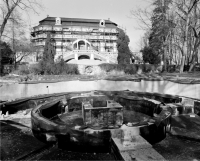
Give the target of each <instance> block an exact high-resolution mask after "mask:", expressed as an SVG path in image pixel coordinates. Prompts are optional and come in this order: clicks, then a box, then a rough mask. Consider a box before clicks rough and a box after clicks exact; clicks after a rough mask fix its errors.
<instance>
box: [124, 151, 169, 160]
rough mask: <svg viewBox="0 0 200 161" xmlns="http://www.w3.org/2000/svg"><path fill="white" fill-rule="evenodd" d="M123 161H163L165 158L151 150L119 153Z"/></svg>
mask: <svg viewBox="0 0 200 161" xmlns="http://www.w3.org/2000/svg"><path fill="white" fill-rule="evenodd" d="M121 155H122V157H123V159H124V160H125V161H133V160H135V161H147V160H148V161H156V160H157V161H165V158H164V157H163V156H162V155H160V154H159V153H158V152H157V151H156V150H154V149H153V148H146V149H138V150H135V151H126V152H121Z"/></svg>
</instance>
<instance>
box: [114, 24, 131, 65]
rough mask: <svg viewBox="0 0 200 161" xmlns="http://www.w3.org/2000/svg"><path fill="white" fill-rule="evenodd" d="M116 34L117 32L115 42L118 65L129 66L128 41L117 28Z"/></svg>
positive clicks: (124, 34) (123, 33)
mask: <svg viewBox="0 0 200 161" xmlns="http://www.w3.org/2000/svg"><path fill="white" fill-rule="evenodd" d="M118 32H119V35H118V40H117V50H118V57H117V61H118V64H130V58H131V52H130V49H129V46H128V44H129V42H130V39H129V37H128V36H127V35H126V33H125V32H124V31H123V30H122V29H120V28H118Z"/></svg>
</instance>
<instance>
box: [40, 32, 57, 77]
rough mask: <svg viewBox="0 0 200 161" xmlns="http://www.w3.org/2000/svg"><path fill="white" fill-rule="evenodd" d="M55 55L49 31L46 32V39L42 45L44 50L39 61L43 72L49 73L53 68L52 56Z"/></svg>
mask: <svg viewBox="0 0 200 161" xmlns="http://www.w3.org/2000/svg"><path fill="white" fill-rule="evenodd" d="M55 55H56V50H55V47H54V46H53V45H52V43H51V36H50V33H49V32H48V33H47V39H46V42H45V46H44V52H43V57H42V61H41V62H40V63H41V67H42V71H44V74H51V73H52V70H53V68H54V56H55Z"/></svg>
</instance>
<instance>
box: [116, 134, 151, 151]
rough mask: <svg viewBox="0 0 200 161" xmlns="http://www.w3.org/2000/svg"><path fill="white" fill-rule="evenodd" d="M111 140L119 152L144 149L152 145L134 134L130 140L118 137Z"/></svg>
mask: <svg viewBox="0 0 200 161" xmlns="http://www.w3.org/2000/svg"><path fill="white" fill-rule="evenodd" d="M113 141H114V143H115V144H116V145H117V147H118V149H119V151H120V152H123V151H132V150H138V149H145V148H151V147H152V145H151V144H149V143H148V142H147V141H146V140H145V139H144V138H143V137H141V136H140V135H137V136H134V137H132V138H131V139H130V140H121V139H118V138H113Z"/></svg>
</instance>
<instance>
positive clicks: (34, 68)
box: [29, 64, 42, 75]
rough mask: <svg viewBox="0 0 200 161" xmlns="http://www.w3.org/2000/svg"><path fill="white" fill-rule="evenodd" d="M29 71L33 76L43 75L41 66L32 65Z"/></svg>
mask: <svg viewBox="0 0 200 161" xmlns="http://www.w3.org/2000/svg"><path fill="white" fill-rule="evenodd" d="M29 71H30V73H31V74H34V75H39V74H41V73H42V68H41V66H40V64H31V65H29Z"/></svg>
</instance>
